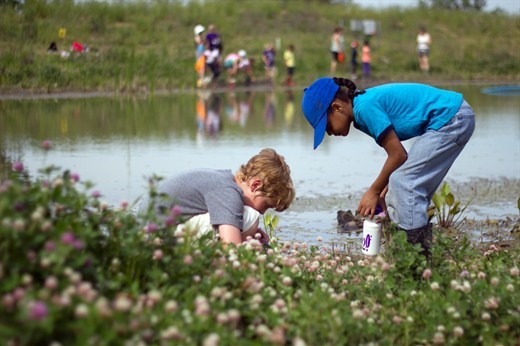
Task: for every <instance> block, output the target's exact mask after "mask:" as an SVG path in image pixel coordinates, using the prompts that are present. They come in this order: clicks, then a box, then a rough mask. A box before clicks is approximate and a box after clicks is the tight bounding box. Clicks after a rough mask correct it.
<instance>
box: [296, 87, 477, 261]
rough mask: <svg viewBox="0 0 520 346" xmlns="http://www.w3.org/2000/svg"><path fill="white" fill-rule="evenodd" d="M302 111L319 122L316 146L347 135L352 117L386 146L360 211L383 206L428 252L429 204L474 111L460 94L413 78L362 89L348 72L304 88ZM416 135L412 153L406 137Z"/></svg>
mask: <svg viewBox="0 0 520 346" xmlns="http://www.w3.org/2000/svg"><path fill="white" fill-rule="evenodd" d="M302 110H303V113H304V115H305V118H306V119H307V121H308V122H309V124H310V125H311V126H312V127H313V128H314V149H316V148H317V147H318V146H319V145H320V143H321V142H322V141H323V138H324V136H325V133H327V134H328V135H329V136H332V135H334V136H343V137H345V136H347V135H348V134H349V131H350V126H351V125H352V124H353V125H354V127H355V128H356V129H358V130H361V131H362V132H364V133H365V134H367V135H369V136H371V137H372V138H373V139H374V140H375V142H376V143H377V144H378V145H379V146H381V147H383V149H384V150H385V151H386V153H387V155H388V156H387V158H386V160H385V162H384V164H383V167H382V169H381V171H380V173H379V175H378V176H377V177H376V179H375V180H374V182H373V183H372V185H371V186H370V187H369V189H368V190H367V191H366V192H365V194H364V195H363V197H362V198H361V201H360V203H359V206H358V208H357V211H358V212H359V213H360V214H361V215H362V216H366V217H370V218H372V217H373V216H374V214H375V213H376V208H377V206H378V204H379V205H381V206H382V207H383V209H384V210H385V211H386V212H387V215H388V216H389V217H390V219H391V221H392V222H394V223H395V224H397V225H398V227H399V228H400V229H401V230H404V231H405V232H406V234H407V239H408V242H410V243H412V244H421V246H422V247H423V252H422V253H423V254H424V255H426V256H427V257H429V256H430V252H429V249H430V244H431V239H432V230H431V224H430V223H429V222H428V213H427V209H428V206H429V204H430V201H431V199H432V197H433V194H434V193H435V191H436V190H437V188H438V187H439V185H440V184H441V182H442V180H443V179H444V177H445V176H446V174H447V173H448V170H449V169H450V167H451V165H452V164H453V162H454V161H455V159H456V158H457V157H458V155H459V154H460V152H461V151H462V149H463V148H464V146H465V145H466V143H467V142H468V141H469V139H470V137H471V135H472V134H473V130H474V128H475V114H474V112H473V109H472V108H471V107H470V105H469V104H468V103H467V102H466V101H465V100H464V98H463V95H462V94H459V93H456V92H453V91H448V90H442V89H437V88H434V87H432V86H429V85H424V84H416V83H391V84H383V85H379V86H375V87H372V88H368V89H366V90H365V91H358V90H357V88H356V84H354V82H352V81H351V80H349V79H344V78H328V77H326V78H320V79H317V80H316V81H314V82H313V83H312V84H311V85H310V86H309V87H308V88H306V89H305V90H304V95H303V99H302ZM411 138H415V141H414V143H413V145H412V147H411V148H410V150H409V151H408V152H407V151H406V150H405V148H404V147H403V145H402V144H401V141H405V140H407V139H411Z"/></svg>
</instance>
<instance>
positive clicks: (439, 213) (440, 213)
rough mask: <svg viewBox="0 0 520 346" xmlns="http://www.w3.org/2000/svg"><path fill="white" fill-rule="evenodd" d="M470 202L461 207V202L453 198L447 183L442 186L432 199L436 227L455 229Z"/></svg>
mask: <svg viewBox="0 0 520 346" xmlns="http://www.w3.org/2000/svg"><path fill="white" fill-rule="evenodd" d="M470 202H471V201H469V202H468V203H466V205H465V206H463V207H461V205H460V204H461V202H460V201H459V200H457V199H456V198H455V195H453V193H452V192H451V189H450V186H449V185H448V183H446V182H445V183H444V184H442V186H441V188H440V189H439V190H437V192H436V193H435V194H434V195H433V198H432V203H433V206H434V207H435V209H434V211H435V217H436V218H437V225H438V226H439V227H442V228H450V227H452V228H456V227H457V225H458V223H459V222H461V219H460V218H461V216H462V213H463V212H464V210H466V208H467V207H468V205H469V203H470ZM430 215H431V214H430Z"/></svg>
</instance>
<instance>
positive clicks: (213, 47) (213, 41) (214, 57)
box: [206, 24, 222, 79]
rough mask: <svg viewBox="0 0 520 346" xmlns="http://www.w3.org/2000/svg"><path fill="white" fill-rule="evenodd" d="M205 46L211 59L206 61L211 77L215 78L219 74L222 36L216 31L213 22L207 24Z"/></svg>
mask: <svg viewBox="0 0 520 346" xmlns="http://www.w3.org/2000/svg"><path fill="white" fill-rule="evenodd" d="M206 46H207V48H208V51H209V53H208V56H209V57H210V59H209V60H210V61H211V63H208V66H209V67H210V69H211V71H212V72H213V79H216V78H218V76H219V75H220V62H221V55H222V38H221V37H220V34H219V33H218V32H217V31H216V29H215V25H214V24H210V25H209V26H208V33H207V34H206Z"/></svg>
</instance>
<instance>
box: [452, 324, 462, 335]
mask: <svg viewBox="0 0 520 346" xmlns="http://www.w3.org/2000/svg"><path fill="white" fill-rule="evenodd" d="M453 335H454V336H455V337H456V338H460V337H461V336H463V335H464V329H463V328H462V327H461V326H456V327H455V328H453Z"/></svg>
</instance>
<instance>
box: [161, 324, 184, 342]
mask: <svg viewBox="0 0 520 346" xmlns="http://www.w3.org/2000/svg"><path fill="white" fill-rule="evenodd" d="M181 337H182V334H181V333H180V332H179V329H177V327H175V326H171V327H168V328H166V329H165V330H163V331H161V339H163V340H172V339H180V338H181Z"/></svg>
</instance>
